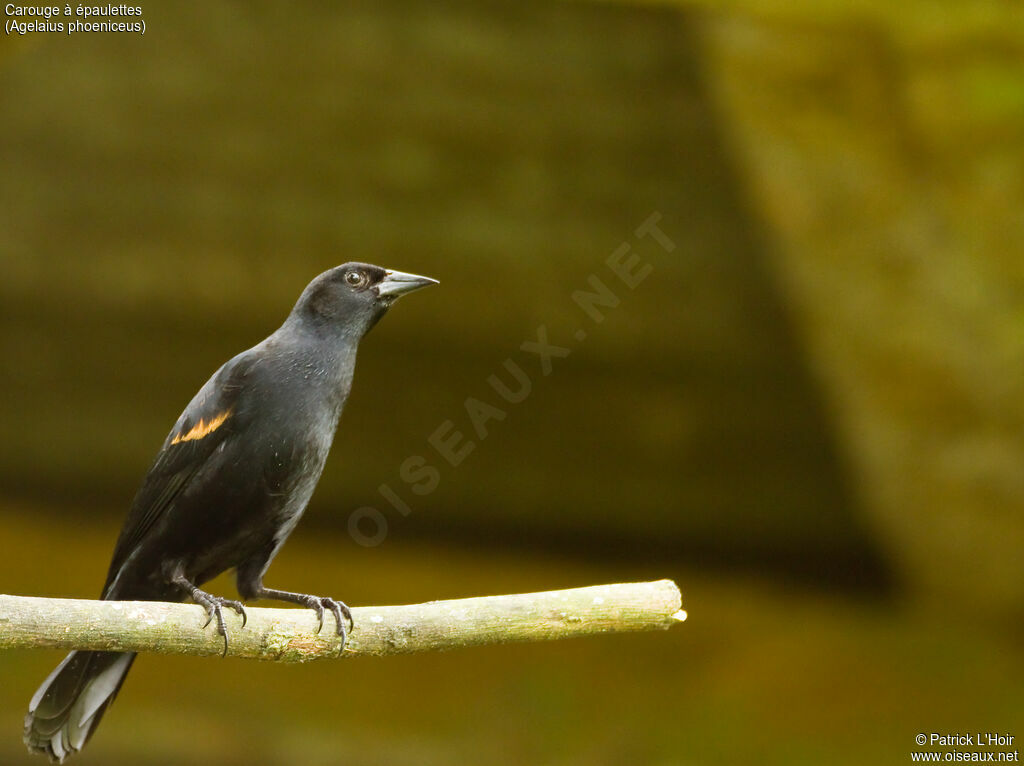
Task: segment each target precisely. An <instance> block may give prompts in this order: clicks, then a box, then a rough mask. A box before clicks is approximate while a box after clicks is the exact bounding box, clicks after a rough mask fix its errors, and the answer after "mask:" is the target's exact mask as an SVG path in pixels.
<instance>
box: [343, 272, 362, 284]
mask: <svg viewBox="0 0 1024 766" xmlns="http://www.w3.org/2000/svg"><path fill="white" fill-rule="evenodd" d="M345 283H346V284H348V286H349V287H362V286H363V285H364V284H366V275H365V274H363V273H362V272H361V271H350V272H348V273H347V274H345Z"/></svg>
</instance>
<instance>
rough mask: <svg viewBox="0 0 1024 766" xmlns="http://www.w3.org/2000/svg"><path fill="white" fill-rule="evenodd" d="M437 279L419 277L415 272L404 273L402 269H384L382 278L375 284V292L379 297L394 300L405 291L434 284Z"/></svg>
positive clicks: (409, 291)
mask: <svg viewBox="0 0 1024 766" xmlns="http://www.w3.org/2000/svg"><path fill="white" fill-rule="evenodd" d="M436 284H438V281H437V280H436V279H431V278H430V277H420V276H417V275H416V274H406V273H405V272H402V271H386V272H384V279H382V280H381V281H380V284H378V285H377V294H378V295H380V297H381V298H390V299H391V300H395V299H397V298H401V297H402V296H403V295H405V294H406V293H411V292H412V291H413V290H419V289H420V288H421V287H427V286H428V285H436Z"/></svg>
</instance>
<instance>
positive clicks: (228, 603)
mask: <svg viewBox="0 0 1024 766" xmlns="http://www.w3.org/2000/svg"><path fill="white" fill-rule="evenodd" d="M192 599H193V600H194V601H196V602H197V603H198V604H199V605H200V606H202V607H203V608H204V609H206V622H204V623H203V628H204V629H205V628H206V627H207V626H209V624H210V623H211V622H213V620H214V619H216V620H217V633H218V634H219V635H220V636H221V637H223V639H224V651H223V652H222V653H221V655H220V656H221V657H226V656H227V654H228V629H227V625H225V624H224V613H223V610H224V607H227V608H228V609H230V610H231V611H233V612H235V613H236V614H238V615H239V616H240V617H241V618H242V627H243V628H244V627H245V623H246V622H248V619H249V615H248V614H247V613H246V611H245V607H244V606H243V605H242V602H241V601H235V600H234V599H230V598H222V597H221V596H211V595H210V594H208V593H203V592H201V591H200V592H198V593H193V594H192Z"/></svg>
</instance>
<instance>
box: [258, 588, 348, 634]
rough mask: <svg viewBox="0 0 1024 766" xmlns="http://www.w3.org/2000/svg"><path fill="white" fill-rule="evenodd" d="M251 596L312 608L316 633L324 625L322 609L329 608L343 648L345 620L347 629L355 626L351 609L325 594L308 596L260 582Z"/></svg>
mask: <svg viewBox="0 0 1024 766" xmlns="http://www.w3.org/2000/svg"><path fill="white" fill-rule="evenodd" d="M252 598H269V599H273V600H274V601H288V602H290V603H292V604H299V605H301V606H305V607H308V608H309V609H312V610H314V611H315V612H316V616H317V622H318V624H317V629H316V632H317V633H319V632H320V631H321V629H323V627H324V609H325V608H327V609H330V610H331V613H332V614H334V619H335V620H336V621H337V624H338V635H339V636H341V647H342V649H344V648H345V641H346V640H348V633H347V631H346V630H345V622H346V621H347V622H348V626H349V630H352V629H353V628H354V627H355V622H353V621H352V610H351V609H349V608H348V606H347V605H346V604H345V602H343V601H335V600H334V599H333V598H328V597H326V596H309V595H306V594H304V593H292V592H290V591H286V590H276V589H274V588H264V587H263V585H262V584H260V585H259V586H257V588H256V589H255V591H254V592H253V594H252Z"/></svg>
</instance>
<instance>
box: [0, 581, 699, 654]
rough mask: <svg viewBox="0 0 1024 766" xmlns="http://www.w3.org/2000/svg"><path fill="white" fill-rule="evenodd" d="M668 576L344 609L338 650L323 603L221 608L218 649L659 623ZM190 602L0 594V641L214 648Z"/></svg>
mask: <svg viewBox="0 0 1024 766" xmlns="http://www.w3.org/2000/svg"><path fill="white" fill-rule="evenodd" d="M680 605H681V596H680V594H679V589H678V588H677V587H676V585H675V583H674V582H672V581H671V580H658V581H657V582H644V583H621V584H618V585H595V586H593V587H590V588H573V589H571V590H555V591H547V592H544V593H523V594H518V595H512V596H486V597H482V598H464V599H456V600H453V601H430V602H427V603H426V604H412V605H409V606H364V607H355V608H353V609H352V616H353V618H354V619H355V624H356V626H355V630H354V631H352V635H351V636H350V637H349V640H348V643H347V644H346V645H345V650H344V652H343V653H342V652H339V651H338V647H339V644H340V641H339V640H338V637H337V636H336V635H335V634H334V618H333V617H332V616H331V614H330V613H329V612H328V613H327V615H326V616H325V618H324V629H323V632H322V633H320V634H319V635H317V634H316V615H315V614H314V613H313V611H312V610H310V609H255V608H253V609H248V610H247V612H248V614H249V620H248V623H247V624H246V626H245V627H244V628H243V627H241V624H242V621H241V617H239V616H238V615H236V614H235V613H234V612H232V611H231V610H230V609H226V608H225V609H224V619H225V621H226V622H227V624H228V637H229V639H230V641H229V648H228V654H229V655H230V656H233V657H245V658H247V659H257V660H272V661H275V662H306V661H308V660H315V659H323V658H336V657H339V656H344V657H358V656H362V655H366V656H374V657H382V656H384V655H388V654H411V653H413V652H424V651H444V650H447V649H456V648H459V647H463V646H479V645H482V644H500V643H507V642H510V641H548V640H553V639H560V638H572V637H574V636H585V635H591V634H595V633H625V632H630V631H642V630H665V629H667V628H669V627H671V626H672V625H675V624H676V623H678V622H680V621H682V620H685V619H686V612H683V611H682V610H681V609H680ZM204 622H206V611H205V610H204V609H203V608H202V607H200V606H197V605H195V604H174V603H168V602H163V601H85V600H78V599H56V598H31V597H26V596H5V595H0V649H26V648H33V647H46V648H54V649H98V650H111V651H122V652H157V653H160V654H188V655H195V656H205V655H214V654H220V653H221V652H222V651H223V650H224V642H223V639H222V638H221V637H220V636H219V635H217V633H216V631H215V630H214V629H213V627H212V625H211V626H209V627H207V628H206V629H205V630H203V628H202V626H203V623H204Z"/></svg>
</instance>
